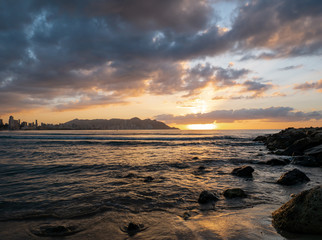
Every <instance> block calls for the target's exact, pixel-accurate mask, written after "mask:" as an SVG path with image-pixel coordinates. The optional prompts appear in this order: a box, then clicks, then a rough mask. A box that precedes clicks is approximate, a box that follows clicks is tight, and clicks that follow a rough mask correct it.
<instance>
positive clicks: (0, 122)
mask: <svg viewBox="0 0 322 240" xmlns="http://www.w3.org/2000/svg"><path fill="white" fill-rule="evenodd" d="M2 126H3V121H2V119H0V127H2Z"/></svg>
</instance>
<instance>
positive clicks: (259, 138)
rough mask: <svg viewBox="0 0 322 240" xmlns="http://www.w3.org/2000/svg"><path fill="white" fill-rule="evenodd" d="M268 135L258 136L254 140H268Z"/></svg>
mask: <svg viewBox="0 0 322 240" xmlns="http://www.w3.org/2000/svg"><path fill="white" fill-rule="evenodd" d="M266 140H267V136H257V137H256V138H255V139H254V140H253V141H255V142H266Z"/></svg>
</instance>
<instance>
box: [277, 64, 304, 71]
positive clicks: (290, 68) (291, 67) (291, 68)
mask: <svg viewBox="0 0 322 240" xmlns="http://www.w3.org/2000/svg"><path fill="white" fill-rule="evenodd" d="M302 67H303V65H302V64H300V65H291V66H287V67H283V68H279V69H278V70H280V71H287V70H293V69H298V68H302Z"/></svg>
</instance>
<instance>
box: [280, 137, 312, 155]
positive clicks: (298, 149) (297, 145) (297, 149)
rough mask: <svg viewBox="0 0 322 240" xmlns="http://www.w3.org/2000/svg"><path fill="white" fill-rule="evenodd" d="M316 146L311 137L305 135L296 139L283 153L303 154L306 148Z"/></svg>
mask: <svg viewBox="0 0 322 240" xmlns="http://www.w3.org/2000/svg"><path fill="white" fill-rule="evenodd" d="M312 146H314V142H313V141H312V140H311V139H310V138H309V137H304V138H301V139H299V140H296V141H295V142H294V143H292V144H291V145H290V146H288V147H287V148H286V149H285V150H284V151H283V155H289V156H298V155H302V154H303V152H304V150H305V149H307V148H310V147H312Z"/></svg>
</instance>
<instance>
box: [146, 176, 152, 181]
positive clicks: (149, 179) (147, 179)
mask: <svg viewBox="0 0 322 240" xmlns="http://www.w3.org/2000/svg"><path fill="white" fill-rule="evenodd" d="M153 179H154V178H153V177H151V176H147V177H146V178H144V182H152V181H153Z"/></svg>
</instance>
